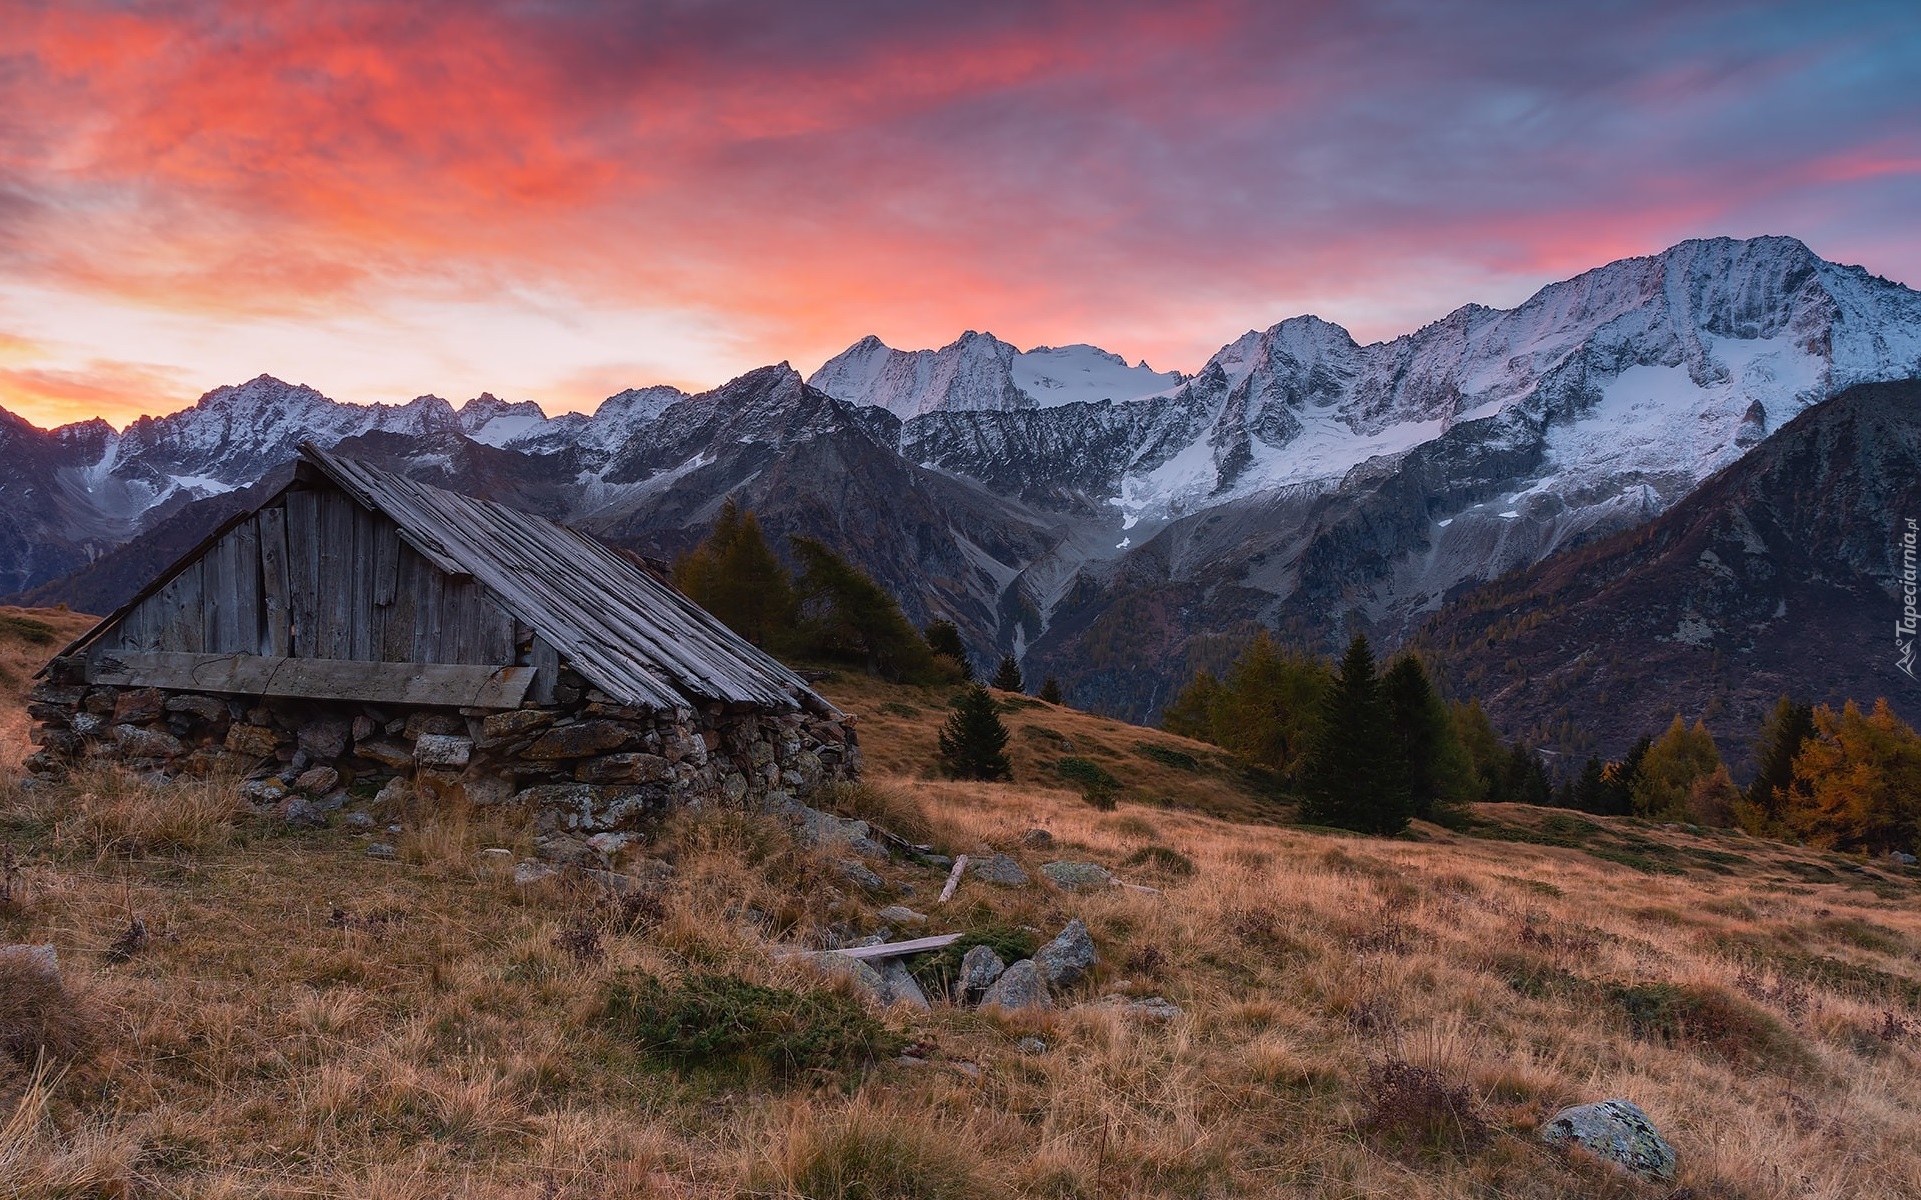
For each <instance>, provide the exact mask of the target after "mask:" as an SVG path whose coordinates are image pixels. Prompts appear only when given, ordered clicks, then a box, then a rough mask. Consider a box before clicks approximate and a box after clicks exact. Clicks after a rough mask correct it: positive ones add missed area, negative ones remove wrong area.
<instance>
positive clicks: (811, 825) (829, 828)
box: [794, 804, 887, 858]
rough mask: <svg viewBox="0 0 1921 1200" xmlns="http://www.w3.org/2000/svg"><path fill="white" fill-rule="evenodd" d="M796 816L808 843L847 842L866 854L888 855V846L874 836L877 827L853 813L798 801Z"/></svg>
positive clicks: (829, 843)
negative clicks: (842, 813) (840, 814)
mask: <svg viewBox="0 0 1921 1200" xmlns="http://www.w3.org/2000/svg"><path fill="white" fill-rule="evenodd" d="M794 817H795V820H797V821H798V822H799V825H800V827H799V830H798V832H799V835H800V840H801V842H802V843H803V844H805V845H809V846H833V845H839V846H844V847H846V848H847V849H849V850H852V851H853V852H854V853H855V854H859V855H861V856H862V857H865V858H886V857H887V848H886V847H885V846H883V845H881V844H880V843H879V842H877V841H875V840H874V827H873V826H872V825H869V824H868V823H867V822H865V821H861V820H857V819H855V818H852V817H837V816H835V815H833V814H832V813H824V812H821V811H820V810H819V809H816V808H808V807H807V806H806V805H804V804H803V805H797V806H796V807H795V810H794Z"/></svg>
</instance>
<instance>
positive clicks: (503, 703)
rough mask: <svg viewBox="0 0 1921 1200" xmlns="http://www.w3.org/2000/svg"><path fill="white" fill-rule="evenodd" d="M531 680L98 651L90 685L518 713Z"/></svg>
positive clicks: (519, 670) (506, 670) (336, 663)
mask: <svg viewBox="0 0 1921 1200" xmlns="http://www.w3.org/2000/svg"><path fill="white" fill-rule="evenodd" d="M533 677H534V671H533V668H531V667H490V666H472V665H449V664H437V663H373V662H353V661H351V660H348V659H325V658H280V657H273V656H269V655H262V654H180V653H171V652H148V653H122V652H115V651H109V650H100V651H96V652H95V653H94V654H93V656H92V657H91V659H90V661H89V663H88V671H87V678H88V681H89V682H91V683H99V684H112V685H114V686H120V687H162V688H178V689H183V690H188V691H196V692H230V693H236V694H239V695H245V696H300V697H305V698H307V699H311V700H359V701H364V702H367V703H370V704H424V705H433V706H437V707H467V708H517V707H519V706H520V702H521V700H522V699H523V698H524V697H525V696H526V694H527V685H528V684H529V683H531V682H532V681H533Z"/></svg>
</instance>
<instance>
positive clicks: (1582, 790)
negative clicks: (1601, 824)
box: [1568, 754, 1610, 815]
mask: <svg viewBox="0 0 1921 1200" xmlns="http://www.w3.org/2000/svg"><path fill="white" fill-rule="evenodd" d="M1609 799H1610V798H1609V795H1608V783H1607V764H1606V763H1604V762H1602V761H1601V760H1600V758H1599V757H1597V756H1595V755H1592V754H1590V755H1588V759H1587V762H1586V763H1584V764H1583V765H1582V767H1581V774H1580V776H1579V777H1578V778H1576V779H1575V781H1574V784H1573V786H1572V787H1571V788H1570V789H1569V796H1568V807H1569V808H1574V809H1579V810H1580V811H1582V812H1588V813H1595V814H1597V815H1598V814H1604V813H1606V812H1608V811H1609V807H1608V805H1609Z"/></svg>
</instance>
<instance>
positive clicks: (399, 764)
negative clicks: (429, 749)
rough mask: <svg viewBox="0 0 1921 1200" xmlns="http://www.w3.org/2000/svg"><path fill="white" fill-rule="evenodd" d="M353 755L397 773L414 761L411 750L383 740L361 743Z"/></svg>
mask: <svg viewBox="0 0 1921 1200" xmlns="http://www.w3.org/2000/svg"><path fill="white" fill-rule="evenodd" d="M269 753H271V751H269ZM354 753H355V754H358V755H359V756H360V757H362V758H365V759H371V760H372V761H374V762H377V763H379V764H380V765H381V766H383V767H386V768H388V769H389V770H394V771H398V770H400V769H401V768H403V767H409V766H412V765H413V761H414V752H413V751H412V750H411V749H409V748H408V747H407V746H405V745H402V744H401V743H399V742H393V741H388V740H386V739H385V738H378V739H375V740H373V741H368V742H361V743H359V744H358V745H356V746H355V747H354Z"/></svg>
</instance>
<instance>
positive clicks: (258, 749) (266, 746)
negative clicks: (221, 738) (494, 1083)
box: [226, 725, 280, 758]
mask: <svg viewBox="0 0 1921 1200" xmlns="http://www.w3.org/2000/svg"><path fill="white" fill-rule="evenodd" d="M279 746H280V739H279V737H278V736H277V735H275V733H274V731H273V730H271V729H268V728H266V727H265V726H262V725H230V726H228V727H227V741H226V747H227V749H228V750H229V751H231V752H233V753H235V754H239V755H243V756H245V757H248V758H270V757H272V755H273V752H274V751H275V750H276V749H278V748H279Z"/></svg>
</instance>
